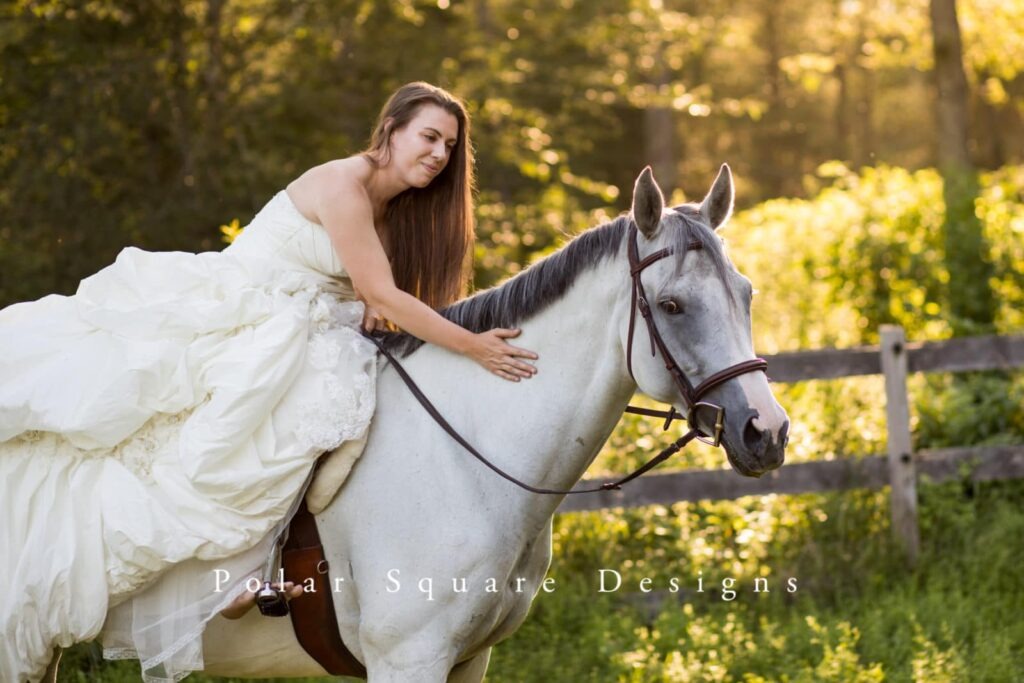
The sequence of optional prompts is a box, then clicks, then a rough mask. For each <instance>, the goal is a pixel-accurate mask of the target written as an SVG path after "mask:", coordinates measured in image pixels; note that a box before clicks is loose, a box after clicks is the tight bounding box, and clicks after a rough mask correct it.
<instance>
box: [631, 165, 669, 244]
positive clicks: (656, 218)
mask: <svg viewBox="0 0 1024 683" xmlns="http://www.w3.org/2000/svg"><path fill="white" fill-rule="evenodd" d="M664 209H665V197H664V196H663V195H662V194H661V188H659V187H658V183H657V181H655V180H654V173H652V172H651V167H650V166H645V167H644V170H642V171H640V175H639V176H638V177H637V179H636V183H635V184H634V185H633V208H632V214H633V221H634V222H635V223H636V227H637V229H638V230H640V232H641V233H643V236H644V237H646V238H647V239H650V238H652V237H654V235H655V234H656V233H657V232H658V226H659V225H660V224H661V213H662V211H664Z"/></svg>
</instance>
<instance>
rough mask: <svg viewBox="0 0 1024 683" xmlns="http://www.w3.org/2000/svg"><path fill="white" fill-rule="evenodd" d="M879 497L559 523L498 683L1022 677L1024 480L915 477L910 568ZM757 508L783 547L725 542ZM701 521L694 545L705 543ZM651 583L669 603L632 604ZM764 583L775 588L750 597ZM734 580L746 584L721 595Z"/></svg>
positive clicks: (69, 675) (765, 502)
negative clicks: (607, 583) (540, 590)
mask: <svg viewBox="0 0 1024 683" xmlns="http://www.w3.org/2000/svg"><path fill="white" fill-rule="evenodd" d="M885 501H886V497H885V493H884V492H867V491H858V492H847V493H837V494H827V495H807V496H791V497H785V498H783V497H778V496H773V497H767V498H763V499H759V498H749V499H745V500H741V501H731V502H728V501H721V502H717V503H706V504H678V505H676V506H673V507H672V508H659V507H652V508H646V509H644V510H631V511H620V512H619V513H618V514H613V513H580V514H574V515H565V516H562V517H560V518H559V519H558V520H557V522H556V535H555V545H556V549H557V552H558V554H557V555H556V558H555V561H554V565H553V567H552V571H551V573H550V575H551V576H554V577H555V578H556V589H555V592H553V593H550V594H542V595H541V596H540V597H539V598H538V599H537V600H536V601H535V603H534V606H533V610H532V612H531V614H530V617H529V619H528V620H527V622H526V624H525V625H524V626H523V627H522V628H521V629H520V630H519V631H518V632H517V633H516V634H515V635H514V636H513V637H512V638H511V639H509V640H508V641H506V642H504V643H502V644H501V645H499V646H498V647H497V648H495V651H494V654H493V657H492V660H491V667H490V670H489V675H488V680H489V681H492V682H494V683H505V682H510V683H511V682H517V683H518V682H521V681H537V682H540V681H570V682H577V681H579V682H581V683H583V682H590V681H593V682H595V683H596V682H601V683H603V682H606V681H629V682H644V683H646V682H656V681H743V682H744V683H756V682H760V681H800V682H804V681H807V682H811V681H882V680H885V681H896V682H902V681H920V682H922V683H923V682H928V683H932V682H940V681H1016V680H1024V592H1022V589H1021V587H1022V586H1024V482H1022V481H1016V482H1001V483H991V484H984V485H976V484H975V485H970V484H967V485H965V484H962V483H960V482H954V483H949V484H943V485H939V486H927V485H926V486H922V487H921V488H920V514H921V531H922V552H921V557H920V561H919V563H918V565H917V567H916V568H915V569H913V570H911V569H908V568H907V567H906V566H905V564H904V562H903V560H902V558H901V556H900V554H899V552H898V549H897V548H896V547H895V546H894V545H893V544H892V543H891V542H890V540H889V534H888V528H887V524H886V520H887V515H888V512H887V510H886V506H885ZM730 506H733V507H735V510H736V511H739V512H736V513H734V514H730V513H729V511H728V509H727V508H728V507H730ZM752 511H759V512H760V513H761V517H762V518H763V519H765V520H767V519H768V518H769V517H771V518H773V519H774V517H776V516H784V514H783V512H780V511H788V512H785V514H789V515H790V517H791V518H790V520H789V524H788V526H784V527H781V528H783V529H785V533H782V534H781V535H782V536H784V537H785V542H784V543H779V544H774V543H771V542H769V543H766V544H762V545H757V544H756V543H755V542H754V541H755V537H756V536H757V531H756V530H755V531H754V532H748V533H747V534H746V536H748V537H750V538H748V539H747V540H746V542H745V543H739V544H737V543H736V540H737V537H732V540H731V541H730V540H729V538H730V537H731V536H734V531H735V529H736V528H737V527H741V533H742V528H747V529H749V528H751V527H750V524H749V523H748V522H743V521H742V520H743V519H744V515H746V516H749V515H750V514H751V512H752ZM765 511H768V512H770V513H772V514H768V515H766V514H764V512H765ZM740 513H742V514H740ZM698 523H700V524H705V525H710V526H715V527H717V529H716V530H715V531H717V533H716V534H715V535H714V536H713V537H712V538H713V540H715V541H716V542H717V543H719V545H720V546H721V547H720V548H718V549H716V550H714V551H712V553H713V554H712V555H711V556H710V557H707V558H705V560H704V561H702V562H695V561H694V560H693V558H686V557H682V556H678V555H675V554H674V553H675V552H678V549H677V547H676V545H677V543H678V540H679V535H678V534H677V533H676V531H675V530H674V527H675V526H676V525H683V524H698ZM726 527H730V528H732V529H733V532H726V531H725V528H726ZM696 531H697V530H691V534H690V535H688V536H686V538H687V539H688V542H689V543H690V545H691V546H692V548H693V549H694V550H698V551H699V550H700V549H701V548H705V547H709V546H705V545H704V543H703V542H701V541H697V540H695V539H698V538H703V537H702V536H699V535H695V532H696ZM705 531H707V530H705ZM779 533H781V532H779V531H778V530H776V532H775V534H776V535H778V534H779ZM722 539H725V540H722ZM730 546H732V551H730V550H729V548H730ZM744 547H745V548H746V550H747V552H746V555H745V557H742V555H744V551H743V550H739V551H737V550H736V548H744ZM666 548H671V549H672V553H666V552H665V549H666ZM600 567H605V568H614V569H616V570H618V571H619V572H620V573H621V574H622V576H623V585H622V588H621V589H620V590H619V591H618V592H614V593H604V594H602V593H599V592H598V590H597V588H598V583H597V571H596V570H597V569H598V568H600ZM698 572H699V574H698ZM698 575H699V576H702V577H703V578H704V583H703V586H704V588H705V591H704V593H698V592H697V591H696V588H697V577H698ZM644 576H649V577H651V578H652V586H651V587H652V588H653V589H654V591H655V592H656V593H652V594H651V595H655V594H657V597H658V598H660V599H661V602H660V605H653V604H647V605H644V604H638V602H637V600H636V599H635V598H634V597H632V596H635V595H636V594H637V593H638V592H639V591H638V588H637V585H638V582H639V580H640V578H642V577H644ZM757 576H766V577H767V578H768V580H769V583H768V586H769V592H768V593H760V594H758V593H754V592H753V579H754V578H755V577H757ZM672 577H676V578H677V580H678V581H679V586H680V588H681V590H680V592H678V593H675V594H672V593H668V590H667V589H668V588H669V580H670V579H671V578H672ZM730 577H731V578H735V579H736V583H735V585H734V586H733V588H734V589H735V590H736V591H737V594H736V597H735V599H733V600H732V601H725V600H723V594H722V591H721V587H722V583H721V582H722V580H723V579H726V578H730ZM788 577H796V578H797V579H798V583H797V591H796V592H795V593H787V592H786V590H785V587H786V578H788ZM658 591H660V592H658ZM66 657H67V660H66V662H65V666H64V668H63V670H62V674H61V680H62V681H105V682H109V683H120V682H122V681H137V680H138V673H137V672H138V667H137V665H133V664H131V663H126V662H120V663H110V662H101V661H100V660H98V659H97V658H96V651H95V649H90V646H87V645H83V646H78V647H77V648H74V649H73V650H72V651H70V652H69V654H68V655H66ZM189 680H192V681H195V683H202V682H204V681H212V680H224V679H212V678H208V677H203V676H200V675H195V676H193V677H192V678H191V679H189ZM304 680H306V681H314V680H316V681H321V680H322V681H326V680H329V679H304Z"/></svg>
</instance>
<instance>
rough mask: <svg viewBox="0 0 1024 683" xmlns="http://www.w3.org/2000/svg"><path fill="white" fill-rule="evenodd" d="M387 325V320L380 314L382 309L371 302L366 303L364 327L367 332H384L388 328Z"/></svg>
mask: <svg viewBox="0 0 1024 683" xmlns="http://www.w3.org/2000/svg"><path fill="white" fill-rule="evenodd" d="M387 325H388V324H387V320H385V319H384V316H383V315H381V314H380V311H378V310H377V309H376V308H374V307H373V306H371V305H370V304H366V309H365V310H364V311H363V329H364V330H366V331H367V332H383V331H384V330H386V329H387Z"/></svg>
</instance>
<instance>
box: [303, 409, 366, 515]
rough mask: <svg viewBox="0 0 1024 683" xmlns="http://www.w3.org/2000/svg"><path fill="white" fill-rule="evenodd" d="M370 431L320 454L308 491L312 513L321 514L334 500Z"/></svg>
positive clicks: (361, 450)
mask: <svg viewBox="0 0 1024 683" xmlns="http://www.w3.org/2000/svg"><path fill="white" fill-rule="evenodd" d="M369 431H370V430H369V429H367V430H366V431H364V432H363V435H362V436H361V437H359V438H358V439H351V440H349V441H346V442H345V443H343V444H341V445H340V446H338V447H337V448H335V449H334V450H333V451H329V452H328V453H325V454H324V455H322V456H320V463H319V465H318V467H317V471H316V475H315V476H314V477H313V482H312V483H311V484H310V485H309V490H308V491H306V507H308V508H309V511H310V512H311V513H313V514H314V515H318V514H320V513H321V512H323V511H324V509H325V508H326V507H327V506H328V505H330V504H331V501H332V500H334V496H336V495H337V494H338V491H340V490H341V487H342V486H343V485H344V484H345V480H346V479H347V478H348V474H349V472H351V471H352V466H353V465H355V464H356V460H358V459H359V456H360V455H362V453H363V449H365V448H366V436H367V434H368V433H369Z"/></svg>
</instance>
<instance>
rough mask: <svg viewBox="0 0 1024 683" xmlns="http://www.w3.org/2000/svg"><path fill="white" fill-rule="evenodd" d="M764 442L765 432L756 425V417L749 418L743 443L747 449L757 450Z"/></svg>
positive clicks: (744, 429)
mask: <svg viewBox="0 0 1024 683" xmlns="http://www.w3.org/2000/svg"><path fill="white" fill-rule="evenodd" d="M763 443H764V432H762V431H761V430H760V429H758V428H757V427H755V426H754V418H750V419H749V420H747V426H746V427H744V428H743V445H745V446H746V447H747V450H750V451H757V450H758V449H759V448H761V446H762V444H763Z"/></svg>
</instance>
